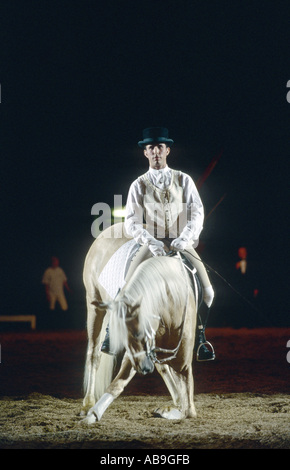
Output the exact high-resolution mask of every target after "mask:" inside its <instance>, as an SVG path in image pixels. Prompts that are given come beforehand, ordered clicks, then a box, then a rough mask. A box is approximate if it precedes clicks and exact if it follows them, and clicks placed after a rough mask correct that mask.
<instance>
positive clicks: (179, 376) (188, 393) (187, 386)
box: [155, 364, 196, 419]
mask: <svg viewBox="0 0 290 470" xmlns="http://www.w3.org/2000/svg"><path fill="white" fill-rule="evenodd" d="M156 369H157V370H158V372H159V373H160V375H161V376H162V378H163V380H164V382H165V384H166V386H167V388H168V390H169V392H170V394H171V397H172V400H173V403H174V405H175V406H177V407H178V409H176V408H171V407H169V408H168V407H167V408H158V409H157V410H155V414H156V415H157V416H161V417H163V418H167V419H182V418H194V417H195V416H196V411H195V406H194V401H193V376H192V369H191V367H189V368H187V369H186V370H184V371H183V372H182V373H180V372H176V371H175V370H174V369H173V368H172V367H169V366H168V365H167V364H156Z"/></svg>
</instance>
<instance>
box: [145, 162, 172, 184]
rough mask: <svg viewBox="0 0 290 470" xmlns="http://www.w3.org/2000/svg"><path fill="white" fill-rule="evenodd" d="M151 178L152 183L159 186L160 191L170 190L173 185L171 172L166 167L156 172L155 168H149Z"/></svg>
mask: <svg viewBox="0 0 290 470" xmlns="http://www.w3.org/2000/svg"><path fill="white" fill-rule="evenodd" d="M149 178H150V180H151V182H152V183H153V184H154V185H155V186H157V188H159V189H165V188H168V186H169V185H170V183H171V171H170V169H169V168H168V166H166V167H165V168H162V169H161V170H154V168H149Z"/></svg>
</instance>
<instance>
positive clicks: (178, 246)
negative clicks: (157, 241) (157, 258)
mask: <svg viewBox="0 0 290 470" xmlns="http://www.w3.org/2000/svg"><path fill="white" fill-rule="evenodd" d="M187 245H188V241H187V240H185V239H184V238H180V237H179V238H175V240H173V241H172V243H171V245H170V247H171V248H172V249H173V250H174V251H183V250H185V248H186V247H187Z"/></svg>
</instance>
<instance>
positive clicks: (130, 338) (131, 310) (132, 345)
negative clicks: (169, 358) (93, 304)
mask: <svg viewBox="0 0 290 470" xmlns="http://www.w3.org/2000/svg"><path fill="white" fill-rule="evenodd" d="M141 304H142V299H141V298H139V299H137V300H132V299H129V298H128V297H127V296H121V297H119V296H117V298H116V300H114V301H112V302H109V303H106V304H102V305H103V307H104V308H107V309H108V310H109V311H110V319H109V332H110V348H111V350H112V351H114V352H115V353H118V352H120V351H122V350H123V349H125V350H126V352H127V354H128V357H129V359H130V361H131V363H132V366H133V367H134V369H135V370H136V371H137V372H138V373H141V374H148V373H151V372H153V370H154V363H153V361H152V359H151V357H150V354H149V343H150V342H151V341H152V340H153V341H154V336H155V333H154V331H153V329H152V327H151V326H148V325H146V323H144V320H143V319H142V314H141Z"/></svg>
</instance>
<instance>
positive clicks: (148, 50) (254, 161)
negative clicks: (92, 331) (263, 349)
mask: <svg viewBox="0 0 290 470" xmlns="http://www.w3.org/2000/svg"><path fill="white" fill-rule="evenodd" d="M0 10H1V11H0V18H1V19H0V35H1V37H0V48H1V51H0V54H1V56H0V67H1V70H0V73H1V105H0V113H1V191H2V197H1V201H2V217H1V221H2V223H1V242H2V243H1V252H2V256H1V258H2V263H1V267H2V276H1V314H29V313H30V314H35V315H37V319H38V325H39V327H47V326H48V323H47V322H48V320H47V319H48V312H47V306H46V302H45V296H44V288H43V286H42V285H41V278H42V274H43V271H44V270H45V269H46V267H47V266H48V265H49V264H50V258H51V255H57V256H58V257H59V258H60V262H61V266H62V267H63V268H64V270H65V272H66V274H67V276H68V279H69V284H70V286H71V288H72V290H73V293H72V294H69V295H68V301H69V304H70V312H69V315H68V316H67V317H64V318H65V322H66V323H65V326H67V327H76V328H84V327H85V316H86V312H85V304H84V300H85V293H84V289H83V285H82V269H83V262H84V258H85V255H86V252H87V250H88V249H89V247H90V245H91V243H92V242H93V240H94V239H93V237H92V235H91V224H92V222H93V220H94V218H93V217H92V215H91V208H92V206H93V205H94V204H95V203H97V202H105V203H107V204H109V205H110V206H112V205H113V201H114V194H119V195H122V197H123V201H124V204H125V201H126V197H127V192H128V188H129V184H130V183H131V182H132V181H133V179H135V178H136V177H137V176H138V175H140V174H141V173H143V172H145V171H146V170H147V166H148V164H147V160H145V158H144V157H143V155H142V151H141V150H140V149H139V148H138V146H137V142H138V140H141V138H142V129H143V128H144V127H149V126H154V125H157V126H159V125H161V126H166V127H168V128H169V131H170V137H171V138H173V139H174V141H175V145H174V147H173V149H172V152H171V154H170V158H169V161H168V163H169V166H171V167H172V168H176V169H181V170H183V171H185V172H186V173H189V174H190V175H191V176H192V177H193V178H194V180H195V181H197V179H198V178H199V177H200V176H201V175H202V173H203V172H204V171H205V169H206V168H207V166H208V165H209V163H210V162H211V160H212V158H213V157H214V156H216V155H219V154H220V153H221V152H222V156H221V158H220V160H219V162H218V164H217V165H216V167H215V168H214V170H213V171H212V173H211V174H210V176H209V177H208V178H207V180H206V182H205V183H204V185H203V186H202V188H201V190H200V195H201V197H202V200H203V202H204V205H205V211H206V214H209V213H210V211H211V210H212V208H213V207H214V206H215V205H216V204H217V202H218V201H219V200H220V198H222V197H223V196H224V195H226V196H225V198H224V199H223V201H222V202H221V203H220V205H219V206H218V207H217V208H216V209H215V210H214V212H213V213H212V214H211V215H210V216H209V218H208V219H207V220H206V222H205V226H204V231H203V232H202V237H201V245H200V252H201V254H202V257H203V259H204V261H206V263H208V265H209V266H211V267H212V268H214V269H215V270H216V271H217V272H218V273H219V274H220V275H221V276H223V277H224V278H225V279H226V280H227V282H228V283H230V284H231V285H232V286H233V287H234V289H236V290H237V291H238V293H236V292H235V291H234V290H233V289H232V288H231V287H229V286H228V284H227V283H226V282H224V280H222V279H221V278H220V277H219V276H218V275H217V274H215V273H213V272H212V274H211V278H212V282H213V284H214V286H215V289H216V301H215V306H214V308H213V309H212V313H211V317H210V322H209V324H210V325H211V326H234V327H240V326H250V327H251V326H269V325H274V326H286V325H287V326H289V324H290V323H289V314H288V292H289V289H288V282H287V281H288V263H289V261H288V237H287V232H286V229H287V228H288V224H287V219H288V211H287V204H286V203H287V189H288V174H287V173H288V171H287V170H288V157H289V114H290V103H288V102H287V100H286V95H287V91H289V90H288V89H287V86H286V85H287V82H288V80H290V69H289V39H290V38H289V33H288V31H289V14H290V7H289V2H283V1H277V2H268V1H267V2H260V1H259V2H258V1H251V2H248V1H233V2H228V1H227V2H223V1H219V2H216V1H209V0H207V1H204V2H201V1H200V2H197V1H159V0H156V1H155V2H148V1H145V2H143V1H139V2H106V3H104V5H101V4H100V3H99V2H95V1H89V0H83V1H73V2H71V1H70V2H69V1H66V0H60V1H44V0H39V1H36V0H35V1H29V0H26V1H25V2H23V1H13V0H10V1H2V2H1V6H0ZM240 246H246V247H247V249H248V271H247V274H246V276H244V277H242V276H241V274H240V273H239V272H238V271H237V270H236V268H235V263H236V262H237V261H238V260H239V258H238V248H239V247H240ZM254 287H257V288H258V289H259V294H258V297H257V298H255V299H254V297H253V295H252V292H253V289H254ZM61 315H62V314H61V313H60V312H56V313H55V319H60V318H61ZM56 325H58V323H57V322H56ZM62 325H64V324H62ZM1 328H2V325H1Z"/></svg>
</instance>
